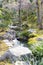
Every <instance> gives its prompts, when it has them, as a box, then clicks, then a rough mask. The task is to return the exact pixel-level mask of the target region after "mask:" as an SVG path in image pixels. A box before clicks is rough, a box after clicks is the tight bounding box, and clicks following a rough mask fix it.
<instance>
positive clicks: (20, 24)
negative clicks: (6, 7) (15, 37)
mask: <svg viewBox="0 0 43 65" xmlns="http://www.w3.org/2000/svg"><path fill="white" fill-rule="evenodd" d="M19 25H21V0H19Z"/></svg>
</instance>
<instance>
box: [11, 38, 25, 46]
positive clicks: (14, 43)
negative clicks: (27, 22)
mask: <svg viewBox="0 0 43 65" xmlns="http://www.w3.org/2000/svg"><path fill="white" fill-rule="evenodd" d="M12 44H13V45H14V47H17V46H24V45H23V44H22V43H21V42H20V41H18V40H17V39H16V38H15V39H14V40H13V42H12Z"/></svg>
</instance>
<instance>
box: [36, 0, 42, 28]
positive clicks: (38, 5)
mask: <svg viewBox="0 0 43 65" xmlns="http://www.w3.org/2000/svg"><path fill="white" fill-rule="evenodd" d="M36 7H37V17H38V18H37V19H38V27H39V29H42V17H41V10H40V9H41V8H40V7H41V4H39V0H36Z"/></svg>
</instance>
